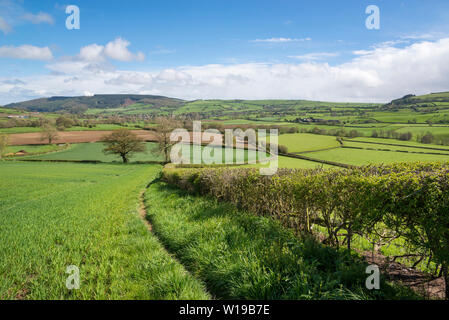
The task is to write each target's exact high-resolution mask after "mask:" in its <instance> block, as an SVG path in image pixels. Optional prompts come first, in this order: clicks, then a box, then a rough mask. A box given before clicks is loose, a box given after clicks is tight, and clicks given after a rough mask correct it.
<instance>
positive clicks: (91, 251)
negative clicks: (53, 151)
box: [0, 162, 209, 300]
mask: <svg viewBox="0 0 449 320" xmlns="http://www.w3.org/2000/svg"><path fill="white" fill-rule="evenodd" d="M159 170H160V166H158V165H128V166H123V165H114V164H101V165H91V164H73V163H71V164H66V163H64V164H60V163H23V162H14V163H9V162H7V163H1V164H0V203H1V206H0V234H1V241H0V274H1V275H2V276H1V277H0V299H1V300H4V299H207V298H209V295H208V293H207V292H206V291H205V289H204V286H203V285H202V283H201V282H200V281H198V280H196V279H195V278H193V277H192V276H191V275H189V274H188V273H187V272H186V270H185V269H184V268H183V267H182V266H181V265H180V264H179V263H177V262H176V261H175V260H173V259H172V258H171V257H170V255H169V254H168V253H167V252H166V251H165V250H164V249H163V247H162V246H161V245H160V243H159V242H158V241H157V239H156V238H155V237H154V236H153V235H152V234H151V233H149V232H148V230H147V229H146V228H145V226H144V224H143V223H142V221H141V219H140V218H139V215H138V212H137V208H138V202H139V201H138V198H139V193H140V192H141V191H142V190H144V188H145V186H146V185H147V184H148V182H149V181H151V180H152V179H154V177H155V176H156V174H157V173H158V172H159ZM11 177H14V178H13V179H11ZM70 265H74V266H77V267H78V268H79V270H80V289H79V290H73V291H69V290H67V288H66V279H67V277H68V274H66V268H67V267H68V266H70Z"/></svg>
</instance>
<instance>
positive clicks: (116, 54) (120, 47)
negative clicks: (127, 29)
mask: <svg viewBox="0 0 449 320" xmlns="http://www.w3.org/2000/svg"><path fill="white" fill-rule="evenodd" d="M129 45H130V43H129V41H127V40H124V39H122V38H117V39H115V40H114V41H111V42H109V43H108V44H107V45H106V47H105V48H104V54H105V55H106V56H107V57H108V58H110V59H113V60H118V61H133V60H137V61H143V60H145V55H144V54H143V53H142V52H138V53H137V54H133V53H131V52H130V51H129V50H128V46H129Z"/></svg>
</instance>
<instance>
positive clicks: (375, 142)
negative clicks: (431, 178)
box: [345, 137, 449, 150]
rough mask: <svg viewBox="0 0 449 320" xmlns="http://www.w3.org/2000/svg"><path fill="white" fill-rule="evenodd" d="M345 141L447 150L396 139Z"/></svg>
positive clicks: (446, 148) (355, 139) (437, 146)
mask: <svg viewBox="0 0 449 320" xmlns="http://www.w3.org/2000/svg"><path fill="white" fill-rule="evenodd" d="M345 141H348V142H358V141H362V142H371V143H373V146H374V145H375V144H384V145H387V146H388V145H391V144H397V145H403V146H409V147H419V148H429V149H432V148H433V149H443V150H449V146H442V145H439V144H424V143H419V142H416V141H400V140H396V139H382V138H365V137H357V138H354V139H345Z"/></svg>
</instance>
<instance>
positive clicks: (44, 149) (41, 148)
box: [6, 144, 62, 154]
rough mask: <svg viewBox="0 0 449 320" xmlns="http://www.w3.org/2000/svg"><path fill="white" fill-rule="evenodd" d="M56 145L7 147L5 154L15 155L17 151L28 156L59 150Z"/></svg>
mask: <svg viewBox="0 0 449 320" xmlns="http://www.w3.org/2000/svg"><path fill="white" fill-rule="evenodd" d="M61 148H62V147H59V146H57V145H48V144H45V145H31V146H9V147H7V148H6V153H16V152H19V151H22V150H23V151H26V152H27V153H28V154H34V153H44V152H52V151H57V150H59V149H61Z"/></svg>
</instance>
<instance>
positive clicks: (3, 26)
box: [0, 17, 12, 34]
mask: <svg viewBox="0 0 449 320" xmlns="http://www.w3.org/2000/svg"><path fill="white" fill-rule="evenodd" d="M11 30H12V28H11V26H10V25H9V24H8V22H6V20H5V19H3V18H2V17H0V31H2V32H3V33H4V34H8V33H10V32H11Z"/></svg>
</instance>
